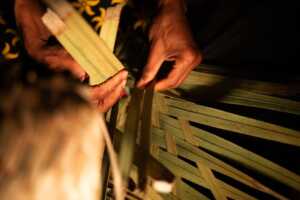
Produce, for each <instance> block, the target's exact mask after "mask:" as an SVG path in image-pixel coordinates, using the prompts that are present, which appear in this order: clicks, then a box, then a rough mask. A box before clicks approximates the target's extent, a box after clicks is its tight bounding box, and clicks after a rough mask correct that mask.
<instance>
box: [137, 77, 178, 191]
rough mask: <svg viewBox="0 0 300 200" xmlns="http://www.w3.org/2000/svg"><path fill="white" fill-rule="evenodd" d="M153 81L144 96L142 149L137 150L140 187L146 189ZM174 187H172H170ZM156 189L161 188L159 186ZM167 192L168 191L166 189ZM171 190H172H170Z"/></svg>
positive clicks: (141, 132) (141, 133)
mask: <svg viewBox="0 0 300 200" xmlns="http://www.w3.org/2000/svg"><path fill="white" fill-rule="evenodd" d="M154 85H155V82H154V81H153V82H152V83H151V84H150V85H149V86H148V87H147V88H146V89H145V93H144V97H143V107H142V109H143V110H142V119H141V131H140V141H139V144H140V150H139V151H138V152H137V153H138V154H140V156H139V157H140V159H139V161H140V162H139V164H138V165H139V181H138V184H139V188H141V189H142V190H144V189H145V188H146V184H147V173H146V171H145V167H144V165H145V164H146V163H147V157H146V155H150V144H151V137H150V132H151V122H152V121H151V116H152V113H151V112H152V103H153V102H152V100H153V93H154ZM170 188H172V187H170ZM156 189H160V188H159V187H158V188H156ZM164 192H167V191H164ZM169 192H170V191H169Z"/></svg>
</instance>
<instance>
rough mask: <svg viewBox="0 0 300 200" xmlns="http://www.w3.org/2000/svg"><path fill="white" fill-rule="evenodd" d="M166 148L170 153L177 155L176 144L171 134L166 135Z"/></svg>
mask: <svg viewBox="0 0 300 200" xmlns="http://www.w3.org/2000/svg"><path fill="white" fill-rule="evenodd" d="M165 140H166V147H167V151H168V152H169V153H172V154H174V155H177V149H176V142H175V140H174V138H173V136H172V135H171V134H168V133H166V134H165Z"/></svg>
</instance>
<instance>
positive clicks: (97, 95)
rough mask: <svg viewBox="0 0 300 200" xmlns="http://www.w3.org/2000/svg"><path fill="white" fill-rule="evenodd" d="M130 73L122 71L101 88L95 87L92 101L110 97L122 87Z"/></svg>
mask: <svg viewBox="0 0 300 200" xmlns="http://www.w3.org/2000/svg"><path fill="white" fill-rule="evenodd" d="M127 75H128V72H127V71H126V70H122V71H120V72H119V73H118V74H116V75H115V76H113V77H112V78H110V79H108V80H107V81H105V82H104V83H102V84H101V85H99V86H95V87H94V88H93V89H92V94H91V98H92V99H104V97H105V96H107V95H109V93H110V92H112V91H113V90H114V89H115V88H117V87H118V86H120V85H121V84H122V82H123V81H124V80H125V81H126V79H127Z"/></svg>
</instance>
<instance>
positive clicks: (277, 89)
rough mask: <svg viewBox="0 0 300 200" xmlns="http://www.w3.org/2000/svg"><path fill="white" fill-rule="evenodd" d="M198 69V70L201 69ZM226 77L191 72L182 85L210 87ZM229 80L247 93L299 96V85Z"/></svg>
mask: <svg viewBox="0 0 300 200" xmlns="http://www.w3.org/2000/svg"><path fill="white" fill-rule="evenodd" d="M201 67H203V66H201V65H200V67H199V70H203V69H201ZM227 78H228V77H226V76H222V75H217V74H214V73H211V72H210V73H208V72H203V71H193V72H192V73H191V74H190V75H189V77H188V78H187V79H186V80H185V81H184V85H197V86H201V85H202V86H211V85H213V84H216V83H218V82H220V81H224V80H225V79H227ZM230 79H231V80H234V81H236V82H238V83H239V84H238V85H236V88H239V89H241V88H243V89H245V90H247V91H251V92H254V93H258V94H265V95H271V96H272V95H275V96H294V95H296V94H299V87H300V83H299V82H296V83H292V84H280V83H271V82H264V81H257V80H246V79H238V78H233V77H230Z"/></svg>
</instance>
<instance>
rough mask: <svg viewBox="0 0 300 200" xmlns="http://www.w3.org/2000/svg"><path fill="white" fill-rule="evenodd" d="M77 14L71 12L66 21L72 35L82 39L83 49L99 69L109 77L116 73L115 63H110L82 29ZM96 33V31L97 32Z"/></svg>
mask: <svg viewBox="0 0 300 200" xmlns="http://www.w3.org/2000/svg"><path fill="white" fill-rule="evenodd" d="M76 14H77V13H76ZM76 14H71V15H70V16H69V17H68V18H67V19H66V20H65V21H64V22H65V24H66V26H67V27H68V28H69V30H70V34H72V35H71V36H73V37H74V36H77V37H76V38H77V39H78V40H79V41H81V42H82V43H81V48H82V50H85V49H86V50H87V52H86V53H85V56H87V57H88V58H89V59H90V60H92V61H93V62H94V63H95V65H96V66H97V68H98V69H97V70H98V71H101V72H102V73H103V74H105V75H107V76H108V77H110V76H112V75H114V74H115V73H116V70H115V69H114V68H113V65H112V64H111V63H110V61H109V59H108V58H106V57H105V55H104V54H103V52H100V49H98V48H97V46H96V45H94V44H93V42H92V41H91V40H90V39H89V37H87V35H86V33H84V32H83V31H80V24H79V23H78V20H77V19H76V18H75V17H73V16H74V15H76ZM95 34H96V33H95Z"/></svg>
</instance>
